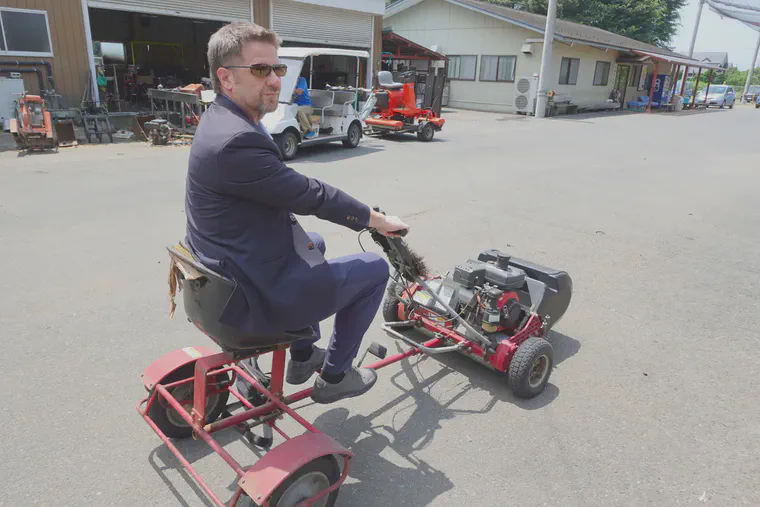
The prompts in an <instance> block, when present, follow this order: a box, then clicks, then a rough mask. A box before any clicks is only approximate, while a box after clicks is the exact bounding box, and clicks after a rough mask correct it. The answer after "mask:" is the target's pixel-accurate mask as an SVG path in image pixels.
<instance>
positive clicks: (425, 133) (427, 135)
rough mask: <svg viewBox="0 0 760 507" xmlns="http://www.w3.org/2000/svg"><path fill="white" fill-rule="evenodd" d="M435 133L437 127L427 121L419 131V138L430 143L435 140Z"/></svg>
mask: <svg viewBox="0 0 760 507" xmlns="http://www.w3.org/2000/svg"><path fill="white" fill-rule="evenodd" d="M434 135H435V127H434V126H433V124H432V123H426V124H425V126H424V127H422V130H421V131H419V132H417V139H419V140H420V141H422V142H423V143H429V142H430V141H432V140H433V136H434Z"/></svg>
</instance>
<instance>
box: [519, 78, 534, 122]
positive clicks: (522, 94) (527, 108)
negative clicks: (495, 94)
mask: <svg viewBox="0 0 760 507" xmlns="http://www.w3.org/2000/svg"><path fill="white" fill-rule="evenodd" d="M537 92H538V78H537V77H518V78H517V79H516V80H515V109H517V112H518V113H525V114H534V113H535V111H536V93H537Z"/></svg>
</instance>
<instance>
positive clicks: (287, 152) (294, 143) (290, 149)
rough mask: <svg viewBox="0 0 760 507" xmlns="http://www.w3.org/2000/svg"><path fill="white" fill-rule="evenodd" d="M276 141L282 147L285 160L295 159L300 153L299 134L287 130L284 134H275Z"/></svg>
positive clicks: (281, 151)
mask: <svg viewBox="0 0 760 507" xmlns="http://www.w3.org/2000/svg"><path fill="white" fill-rule="evenodd" d="M274 141H275V143H277V147H278V148H279V149H280V153H281V154H282V158H283V159H284V160H293V159H294V158H295V157H296V153H298V136H297V135H295V134H294V133H293V132H291V131H289V130H288V131H285V132H283V133H282V134H277V135H275V136H274Z"/></svg>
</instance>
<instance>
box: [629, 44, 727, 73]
mask: <svg viewBox="0 0 760 507" xmlns="http://www.w3.org/2000/svg"><path fill="white" fill-rule="evenodd" d="M631 51H633V52H634V53H636V54H639V55H642V56H646V57H648V58H651V59H652V60H657V61H659V62H667V63H677V64H679V65H684V66H687V67H695V68H702V69H713V70H725V69H724V68H723V67H721V66H720V65H716V64H714V63H706V62H700V61H698V60H692V59H691V58H679V57H677V56H669V55H660V54H657V53H650V52H648V51H639V50H638V49H633V50H631Z"/></svg>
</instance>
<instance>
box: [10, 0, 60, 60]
mask: <svg viewBox="0 0 760 507" xmlns="http://www.w3.org/2000/svg"><path fill="white" fill-rule="evenodd" d="M0 55H9V56H53V43H52V42H51V40H50V27H49V25H48V17H47V12H45V11H33V10H29V9H11V8H6V7H2V8H0Z"/></svg>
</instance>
